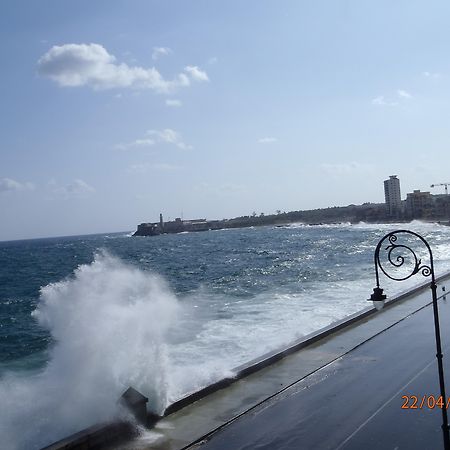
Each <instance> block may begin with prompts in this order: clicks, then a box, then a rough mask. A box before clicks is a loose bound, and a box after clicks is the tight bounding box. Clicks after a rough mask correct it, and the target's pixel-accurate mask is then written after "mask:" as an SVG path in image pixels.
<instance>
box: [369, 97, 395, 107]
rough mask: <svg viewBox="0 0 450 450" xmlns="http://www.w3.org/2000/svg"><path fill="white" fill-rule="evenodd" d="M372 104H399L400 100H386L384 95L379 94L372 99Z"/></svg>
mask: <svg viewBox="0 0 450 450" xmlns="http://www.w3.org/2000/svg"><path fill="white" fill-rule="evenodd" d="M372 105H375V106H397V105H398V102H394V101H392V100H386V98H385V97H384V95H379V96H378V97H375V98H374V99H372Z"/></svg>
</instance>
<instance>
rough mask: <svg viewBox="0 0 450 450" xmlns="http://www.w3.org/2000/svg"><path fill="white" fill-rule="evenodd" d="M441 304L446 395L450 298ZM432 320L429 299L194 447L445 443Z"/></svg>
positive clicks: (352, 448) (239, 449) (356, 447)
mask: <svg viewBox="0 0 450 450" xmlns="http://www.w3.org/2000/svg"><path fill="white" fill-rule="evenodd" d="M439 303H440V312H441V330H442V342H443V353H444V368H445V370H446V374H447V380H449V381H448V388H447V396H449V394H450V378H449V377H450V305H449V304H448V303H447V301H440V302H439ZM433 323H434V322H433V313H432V308H431V306H428V307H426V308H424V309H422V310H420V311H418V312H416V313H414V314H413V315H411V316H409V317H406V318H405V319H404V320H402V321H400V322H399V323H397V324H396V325H394V326H392V327H391V328H388V329H387V330H385V331H383V332H382V333H380V334H378V335H376V336H374V337H373V338H372V339H370V340H368V341H366V342H364V343H362V344H361V345H360V346H358V347H357V348H356V349H354V350H352V351H351V352H349V353H347V354H346V355H344V356H342V357H341V358H339V359H337V360H336V361H334V362H332V363H330V364H329V365H327V366H326V367H324V368H322V369H321V370H319V371H317V372H315V373H314V374H313V375H310V376H308V377H306V378H305V379H303V380H301V381H299V382H298V383H296V384H295V385H294V386H292V387H290V388H288V389H287V390H285V391H284V392H282V393H280V394H278V395H276V396H275V397H273V398H271V399H270V400H268V401H266V402H264V403H262V404H261V405H259V406H257V407H255V408H254V409H253V410H251V411H249V412H247V413H246V414H245V415H243V416H241V417H240V418H238V419H237V420H235V421H233V422H232V423H230V424H228V425H227V426H225V427H223V428H222V429H221V430H219V431H217V432H215V433H214V434H212V435H211V436H209V437H208V438H207V440H205V441H204V442H203V443H201V444H196V445H194V446H191V447H189V448H190V449H194V448H199V449H201V450H225V449H227V450H229V449H233V450H244V449H258V450H263V449H271V450H272V449H296V450H298V449H308V450H313V449H320V450H322V449H345V450H360V449H365V450H370V449H374V450H375V449H377V450H380V449H396V450H400V449H402V450H403V449H405V450H406V449H407V450H412V449H420V450H424V449H440V448H443V438H442V431H441V428H440V426H441V424H442V416H441V414H442V412H441V410H440V409H439V407H438V406H435V405H434V403H435V400H436V399H438V397H439V382H438V375H437V362H436V357H435V353H436V350H435V338H434V325H433ZM413 395H415V396H417V397H418V400H417V403H416V405H414V397H411V396H413ZM404 396H406V397H404ZM422 399H423V400H422ZM422 402H423V403H422ZM402 405H403V406H404V408H402ZM411 406H416V407H417V409H415V408H411ZM433 406H434V407H433ZM405 407H406V408H407V409H405Z"/></svg>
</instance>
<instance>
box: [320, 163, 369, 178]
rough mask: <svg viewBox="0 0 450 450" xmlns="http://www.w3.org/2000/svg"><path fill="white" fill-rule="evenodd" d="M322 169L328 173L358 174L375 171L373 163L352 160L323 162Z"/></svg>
mask: <svg viewBox="0 0 450 450" xmlns="http://www.w3.org/2000/svg"><path fill="white" fill-rule="evenodd" d="M320 169H321V170H322V171H323V172H325V173H327V174H328V175H338V176H343V175H356V174H367V173H373V171H374V166H373V165H372V164H364V163H359V162H357V161H351V162H346V163H335V164H333V163H332V164H326V163H324V164H321V165H320Z"/></svg>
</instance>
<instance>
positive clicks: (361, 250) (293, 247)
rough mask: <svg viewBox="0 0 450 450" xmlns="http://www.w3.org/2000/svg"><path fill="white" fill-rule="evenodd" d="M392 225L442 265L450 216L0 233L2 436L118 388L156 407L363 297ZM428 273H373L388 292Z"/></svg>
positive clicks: (18, 437)
mask: <svg viewBox="0 0 450 450" xmlns="http://www.w3.org/2000/svg"><path fill="white" fill-rule="evenodd" d="M397 228H402V229H404V228H407V229H410V230H412V231H414V232H417V233H420V234H421V235H422V236H424V237H425V238H426V239H427V240H428V242H429V243H430V245H431V247H432V249H433V255H434V260H435V269H436V274H437V275H439V274H440V273H444V272H447V271H449V270H450V227H445V226H441V225H438V224H432V223H422V222H417V221H415V222H411V223H409V224H383V225H380V224H377V225H369V224H364V223H360V224H348V223H346V224H336V225H317V226H307V225H303V224H290V225H286V226H265V227H255V228H246V229H231V230H217V231H208V232H199V233H181V234H172V235H161V236H153V237H132V235H131V233H130V232H127V233H125V232H123V233H110V234H98V235H89V236H75V237H61V238H48V239H34V240H21V241H10V242H0V405H1V414H0V447H1V448H5V449H8V450H16V449H17V450H22V449H27V450H28V449H39V448H42V447H43V446H45V445H48V444H50V443H52V442H54V441H56V440H58V439H61V438H63V437H65V436H67V435H68V434H71V433H75V432H77V431H79V430H81V429H83V428H85V427H88V426H90V425H93V424H95V423H98V422H101V421H105V420H110V419H111V418H113V417H115V416H116V415H117V414H120V407H119V404H118V399H119V397H120V396H121V394H122V393H123V392H124V391H125V390H126V389H127V388H128V387H129V386H133V387H134V388H135V389H137V390H138V391H140V392H142V393H143V394H145V395H146V396H147V397H149V408H150V409H151V410H153V411H154V412H156V413H162V412H163V411H164V409H165V408H166V407H167V406H168V405H169V404H171V403H173V402H174V401H176V400H178V399H180V398H182V397H184V396H186V395H187V394H189V393H192V392H194V391H196V390H198V389H200V388H202V387H204V386H206V385H208V384H210V383H212V382H214V381H217V380H219V379H221V378H223V377H226V376H232V375H233V370H234V369H235V368H236V367H237V366H239V365H241V364H244V363H246V362H248V361H250V360H252V359H254V358H256V357H257V356H259V355H262V354H264V353H266V352H268V351H272V350H275V349H278V348H282V347H283V346H286V345H288V344H289V343H290V342H292V341H294V340H295V339H298V338H300V337H302V336H305V335H308V334H309V333H311V332H313V331H316V330H318V329H320V328H322V327H325V326H327V325H329V324H331V323H333V322H335V321H337V320H339V319H342V318H344V317H345V316H347V315H349V314H352V313H355V312H357V311H359V310H361V309H364V308H366V307H367V306H370V304H369V302H368V301H367V299H368V298H369V296H370V294H371V292H372V289H373V287H374V285H375V278H374V250H375V247H376V245H377V243H378V241H379V240H380V238H382V237H383V236H384V235H385V234H386V233H388V232H390V231H393V230H395V229H397ZM416 244H417V247H418V248H419V247H420V245H421V243H420V242H419V243H417V242H416V243H414V242H411V247H413V246H414V245H416ZM418 254H420V255H421V257H422V258H423V262H424V263H425V262H426V260H427V258H428V253H427V251H426V249H423V248H422V249H419V250H418ZM410 256H411V255H410ZM425 281H427V280H425V279H424V278H423V277H422V276H421V274H420V273H419V274H418V275H417V276H414V277H411V278H410V279H409V280H407V281H405V282H401V283H400V282H393V281H390V280H388V279H386V278H385V277H381V282H382V285H383V287H384V288H385V291H386V293H387V294H388V296H393V295H396V294H398V293H399V292H401V291H404V290H406V289H408V288H410V287H411V286H412V285H415V284H421V283H424V282H425Z"/></svg>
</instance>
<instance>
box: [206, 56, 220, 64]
mask: <svg viewBox="0 0 450 450" xmlns="http://www.w3.org/2000/svg"><path fill="white" fill-rule="evenodd" d="M218 62H219V58H218V57H217V56H213V57H211V58H209V59H208V64H217V63H218Z"/></svg>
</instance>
